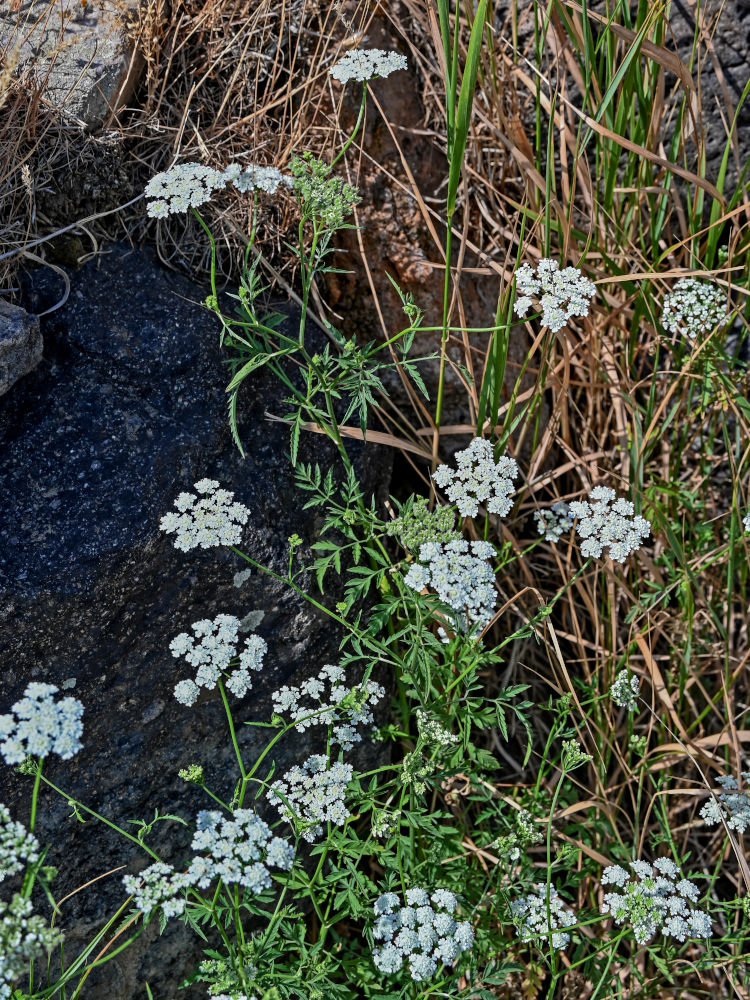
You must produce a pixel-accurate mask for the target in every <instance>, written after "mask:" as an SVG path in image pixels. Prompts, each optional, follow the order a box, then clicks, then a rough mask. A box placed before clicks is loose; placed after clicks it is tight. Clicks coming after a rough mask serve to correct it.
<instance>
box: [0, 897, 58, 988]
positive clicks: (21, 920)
mask: <svg viewBox="0 0 750 1000" xmlns="http://www.w3.org/2000/svg"><path fill="white" fill-rule="evenodd" d="M62 939H63V936H62V934H61V933H60V931H58V930H57V929H56V928H52V927H49V926H48V925H47V923H46V921H45V920H44V919H43V918H42V917H39V916H36V914H35V913H34V912H33V909H32V905H31V900H30V899H24V898H23V896H22V895H21V894H20V893H16V894H15V895H14V896H13V897H12V899H11V900H10V902H5V901H4V900H2V899H0V1000H6V998H8V997H10V996H11V995H12V992H11V990H12V986H13V983H14V982H16V980H18V979H20V978H21V976H23V975H27V976H28V973H29V965H30V963H32V962H33V961H34V960H35V959H37V958H41V956H42V953H43V952H48V953H49V952H50V951H52V949H53V948H56V947H57V946H58V945H59V944H60V942H61V941H62Z"/></svg>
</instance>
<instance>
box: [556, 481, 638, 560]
mask: <svg viewBox="0 0 750 1000" xmlns="http://www.w3.org/2000/svg"><path fill="white" fill-rule="evenodd" d="M613 501H614V502H613ZM570 513H571V514H572V515H573V517H576V518H578V524H577V525H576V531H577V532H578V534H579V535H580V537H581V538H583V539H584V542H583V544H582V545H581V554H582V555H584V556H593V557H594V558H598V557H599V556H600V555H601V554H602V552H603V551H604V549H605V548H608V549H609V556H610V558H611V559H612V560H614V562H619V563H624V562H625V560H626V559H627V557H628V556H629V555H630V553H631V552H635V551H636V550H637V549H639V548H640V547H641V541H642V539H644V538H648V536H649V535H650V534H651V524H650V523H649V522H648V521H647V520H646V519H645V518H644V517H640V515H639V516H635V508H634V506H633V504H632V503H631V501H630V500H624V499H623V498H622V497H620V498H617V494H616V493H615V491H614V490H610V489H608V488H607V487H606V486H595V487H594V489H593V490H592V491H591V493H589V498H588V500H575V501H574V502H573V503H571V505H570Z"/></svg>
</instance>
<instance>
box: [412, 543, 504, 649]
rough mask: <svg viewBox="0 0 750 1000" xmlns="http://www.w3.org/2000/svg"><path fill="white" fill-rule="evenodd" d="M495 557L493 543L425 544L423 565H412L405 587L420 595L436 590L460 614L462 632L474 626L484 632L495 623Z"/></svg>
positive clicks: (459, 625) (458, 615) (456, 622)
mask: <svg viewBox="0 0 750 1000" xmlns="http://www.w3.org/2000/svg"><path fill="white" fill-rule="evenodd" d="M470 546H471V547H470ZM494 555H495V550H494V548H493V547H492V545H491V544H490V543H489V542H471V543H469V542H467V541H465V540H464V539H459V540H458V541H455V542H445V543H440V542H425V544H424V545H422V546H420V549H419V562H418V563H417V562H415V563H412V565H411V566H410V568H409V572H408V573H407V574H406V576H405V577H404V583H406V585H407V586H408V587H411V588H412V590H416V591H422V590H424V589H425V588H426V587H432V589H433V590H434V591H435V592H436V593H437V595H438V597H439V598H440V600H441V601H444V602H445V603H446V604H447V605H448V606H449V607H451V608H453V610H454V611H455V612H456V618H455V624H456V628H457V629H458V630H459V631H467V630H468V628H470V627H471V625H476V626H478V627H479V628H480V629H481V628H484V627H485V626H486V625H488V624H489V622H490V621H491V620H492V616H493V614H494V613H495V606H496V603H497V593H496V591H495V575H494V573H493V572H492V566H491V564H490V563H489V562H487V560H488V559H491V558H492V557H493V556H494Z"/></svg>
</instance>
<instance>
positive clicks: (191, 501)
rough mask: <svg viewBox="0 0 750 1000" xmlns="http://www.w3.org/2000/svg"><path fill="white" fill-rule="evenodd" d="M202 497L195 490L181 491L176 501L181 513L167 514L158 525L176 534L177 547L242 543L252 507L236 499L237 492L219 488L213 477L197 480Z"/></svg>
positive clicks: (168, 532)
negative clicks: (243, 529)
mask: <svg viewBox="0 0 750 1000" xmlns="http://www.w3.org/2000/svg"><path fill="white" fill-rule="evenodd" d="M195 489H196V491H197V493H198V494H199V495H200V499H199V497H198V496H196V495H195V494H194V493H180V495H179V496H178V497H177V499H176V500H175V502H174V505H175V507H176V508H177V511H178V513H176V514H175V512H174V511H170V513H168V514H165V515H164V517H162V519H161V520H160V521H159V527H160V528H161V530H162V531H164V532H166V534H168V535H176V536H177V537H176V538H175V542H174V545H175V548H176V549H181V550H182V551H183V552H188V551H189V550H190V549H196V548H199V547H200V548H202V549H210V548H213V547H214V546H217V545H239V544H240V541H241V540H242V526H243V525H244V524H246V523H247V520H248V518H249V517H250V511H249V510H248V509H247V507H244V506H243V505H242V504H241V503H234V502H233V501H234V493H230V492H228V491H227V490H222V489H220V488H219V484H218V483H217V482H216V481H215V480H213V479H201V480H200V482H197V483H196V484H195Z"/></svg>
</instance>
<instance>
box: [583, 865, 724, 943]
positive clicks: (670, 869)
mask: <svg viewBox="0 0 750 1000" xmlns="http://www.w3.org/2000/svg"><path fill="white" fill-rule="evenodd" d="M630 867H631V868H632V870H633V873H634V874H635V875H636V876H637V879H634V878H633V875H632V874H631V873H630V872H628V871H626V869H625V868H622V867H621V866H620V865H610V866H609V867H608V868H605V869H604V873H603V874H602V885H615V886H617V887H618V888H619V889H621V890H622V892H608V893H606V895H605V896H604V901H603V903H602V913H611V914H612V916H613V918H614V921H615V923H616V924H623V923H625V921H626V920H627V921H629V922H630V924H631V925H632V928H633V933H634V934H635V939H636V941H637V942H638V944H645V942H646V941H648V940H649V939H650V938H652V937H653V936H654V934H656V933H657V931H661V932H662V934H663V935H664V936H665V937H673V938H676V939H677V940H678V941H685V940H687V938H688V937H704V938H708V937H711V934H712V931H711V918H710V917H709V916H708V914H707V913H704V912H703V910H698V909H695V908H693V907H692V906H691V905H690V904H691V903H695V902H696V901H697V900H698V897H699V895H700V893H699V892H698V888H697V886H695V885H693V883H692V882H691V881H689V879H686V878H682V875H681V873H680V869H679V868H678V867H677V865H676V864H675V863H674V861H672V860H671V859H670V858H657V859H656V861H654V864H653V867H652V866H651V865H650V864H648V863H647V862H646V861H632V862H631V863H630ZM675 880H676V881H675Z"/></svg>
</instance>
